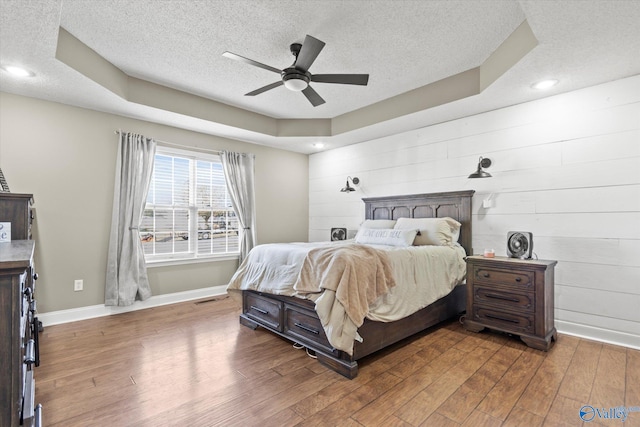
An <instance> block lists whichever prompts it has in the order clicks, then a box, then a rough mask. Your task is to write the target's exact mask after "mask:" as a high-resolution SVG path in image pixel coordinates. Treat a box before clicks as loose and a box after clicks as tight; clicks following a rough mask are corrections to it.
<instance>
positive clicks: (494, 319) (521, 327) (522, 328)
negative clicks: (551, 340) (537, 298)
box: [473, 305, 535, 334]
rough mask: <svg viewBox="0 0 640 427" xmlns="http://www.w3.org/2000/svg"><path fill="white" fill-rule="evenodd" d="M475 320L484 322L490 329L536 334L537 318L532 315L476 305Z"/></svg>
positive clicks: (474, 310)
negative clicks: (535, 321)
mask: <svg viewBox="0 0 640 427" xmlns="http://www.w3.org/2000/svg"><path fill="white" fill-rule="evenodd" d="M473 320H474V321H476V322H482V323H483V324H484V325H486V326H488V327H490V328H491V327H495V328H497V329H501V330H503V331H507V332H514V333H523V332H525V333H530V334H532V333H534V332H535V323H534V320H535V317H534V315H533V314H532V313H531V314H526V313H523V314H518V313H512V312H507V311H503V310H498V309H493V308H490V307H486V306H481V305H476V306H474V308H473Z"/></svg>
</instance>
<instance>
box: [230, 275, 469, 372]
mask: <svg viewBox="0 0 640 427" xmlns="http://www.w3.org/2000/svg"><path fill="white" fill-rule="evenodd" d="M264 300H266V301H267V302H268V303H270V304H271V305H267V307H279V308H280V310H279V312H278V313H277V314H269V315H268V316H267V315H265V314H264V313H262V312H260V311H256V310H255V308H252V306H251V305H252V303H253V306H254V307H258V308H260V309H261V310H263V311H268V310H266V309H265V308H264V306H257V305H256V302H258V303H264ZM465 305H466V286H465V285H458V286H456V288H454V290H453V291H452V292H451V293H450V294H449V295H447V296H446V297H444V298H442V299H440V300H438V301H436V302H435V303H433V304H431V305H430V306H429V307H427V308H425V309H422V310H420V311H419V312H417V313H414V314H412V315H411V316H409V317H406V318H404V319H400V320H397V321H395V322H388V323H383V322H373V321H370V320H368V319H367V320H365V322H364V324H363V325H362V326H361V327H360V328H359V329H358V333H359V334H360V335H361V336H362V337H363V339H364V340H363V342H356V343H355V345H354V350H353V356H350V355H349V354H348V353H346V352H344V351H341V350H336V349H334V348H332V347H331V345H330V344H329V342H328V340H327V337H326V335H325V334H324V330H323V329H322V326H321V324H320V320H319V319H318V317H317V314H316V312H315V310H314V304H313V302H311V301H307V300H302V299H299V298H294V297H283V296H278V295H268V294H263V293H260V292H254V291H243V307H242V314H241V315H240V323H241V324H242V325H244V326H247V327H249V328H251V329H256V328H257V327H258V326H262V327H264V328H266V329H268V330H270V331H272V332H275V333H276V334H278V335H280V336H282V337H284V338H286V339H288V340H290V341H293V342H298V343H300V344H303V345H304V346H306V347H307V348H309V349H311V350H313V351H315V353H316V356H317V357H318V361H319V362H320V363H322V364H323V365H325V366H328V367H329V368H330V369H332V370H334V371H336V372H337V373H339V374H341V375H343V376H345V377H347V378H355V377H356V376H357V375H358V362H357V360H358V359H360V358H362V357H365V356H368V355H369V354H372V353H374V352H375V351H378V350H380V349H382V348H384V347H386V346H388V345H390V344H393V343H396V342H398V341H401V340H403V339H405V338H407V337H409V336H411V335H413V334H415V333H417V332H420V331H423V330H425V329H427V328H429V327H431V326H433V325H436V324H438V323H440V322H442V321H444V320H446V319H449V318H451V317H454V316H456V315H459V314H462V313H463V312H464V308H465ZM273 318H278V319H280V320H279V324H277V325H276V322H273V321H272V320H270V319H273Z"/></svg>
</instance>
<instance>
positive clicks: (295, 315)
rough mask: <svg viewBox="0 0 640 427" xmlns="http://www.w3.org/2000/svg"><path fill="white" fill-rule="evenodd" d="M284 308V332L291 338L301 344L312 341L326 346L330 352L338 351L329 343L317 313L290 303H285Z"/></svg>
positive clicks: (326, 349) (325, 348)
mask: <svg viewBox="0 0 640 427" xmlns="http://www.w3.org/2000/svg"><path fill="white" fill-rule="evenodd" d="M284 310H285V316H284V317H285V323H284V332H285V334H287V335H288V336H289V337H291V339H293V340H294V341H296V342H299V343H300V344H304V343H305V341H311V342H313V343H315V344H316V345H320V346H321V347H324V350H325V351H327V352H329V353H336V350H335V349H333V347H332V346H331V344H329V340H328V339H327V336H326V335H325V333H324V328H323V327H322V323H320V319H318V317H317V315H316V314H315V313H313V312H307V310H305V309H303V308H300V307H296V306H293V305H289V304H285V307H284Z"/></svg>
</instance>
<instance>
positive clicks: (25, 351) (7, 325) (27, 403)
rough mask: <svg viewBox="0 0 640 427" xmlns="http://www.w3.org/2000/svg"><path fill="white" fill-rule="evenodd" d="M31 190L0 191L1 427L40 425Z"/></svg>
mask: <svg viewBox="0 0 640 427" xmlns="http://www.w3.org/2000/svg"><path fill="white" fill-rule="evenodd" d="M32 203H33V197H32V196H31V195H30V194H14V193H0V222H10V223H11V241H10V242H2V243H0V378H2V381H0V396H2V399H0V427H15V426H21V425H23V426H40V425H41V424H42V423H41V416H42V407H41V406H40V405H37V406H36V404H35V379H34V376H33V373H34V368H35V367H36V366H38V365H39V364H40V360H39V359H40V354H39V348H38V333H39V329H40V322H39V321H38V318H37V310H36V300H35V290H36V289H35V283H36V279H37V278H38V275H37V274H36V272H35V267H34V262H33V255H34V251H35V241H33V240H31V223H32V220H33V211H32V209H31V206H32Z"/></svg>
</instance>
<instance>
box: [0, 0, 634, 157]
mask: <svg viewBox="0 0 640 427" xmlns="http://www.w3.org/2000/svg"><path fill="white" fill-rule="evenodd" d="M523 21H526V22H527V23H528V25H529V26H530V28H531V30H532V32H533V34H534V35H535V38H536V39H537V41H538V44H537V46H535V47H534V48H533V49H532V50H531V51H530V52H528V53H527V54H526V55H525V56H524V57H523V58H522V59H521V60H519V61H518V62H517V63H515V65H513V67H511V68H510V69H508V70H507V71H506V72H505V73H504V74H503V75H502V76H500V77H499V78H498V79H497V80H496V81H495V82H493V83H492V84H491V85H490V86H489V87H488V88H486V89H485V90H484V91H482V92H481V93H480V94H478V95H475V96H470V97H467V98H464V99H461V100H457V101H453V102H449V103H446V104H444V105H439V106H435V107H433V108H425V109H421V110H419V111H415V112H413V113H411V114H405V115H402V116H400V117H393V118H386V117H383V118H381V119H380V122H379V123H373V124H369V125H366V126H361V127H359V128H357V129H353V130H349V131H346V132H342V133H335V132H331V131H328V132H325V134H324V136H318V137H315V136H314V137H312V136H300V137H296V136H287V137H283V136H279V134H277V133H276V134H273V133H272V134H269V133H268V132H267V133H264V132H259V131H255V129H251V128H250V127H247V126H243V125H233V124H231V125H230V124H229V123H222V122H219V121H217V120H215V119H209V118H207V119H203V118H202V117H201V116H198V115H197V114H189V113H185V112H184V111H178V112H176V111H175V110H174V111H167V110H168V109H169V108H158V107H157V106H150V105H142V104H140V103H135V102H131V101H130V100H127V99H125V98H123V97H121V96H118V95H117V94H116V93H114V92H113V91H111V90H109V89H107V88H106V87H104V86H103V85H101V84H98V83H96V81H94V80H95V79H91V78H89V77H87V76H86V75H84V74H82V73H80V72H78V71H76V70H75V69H74V68H72V67H70V66H69V65H67V64H65V63H63V62H62V61H60V60H58V59H56V49H57V44H58V34H59V28H60V27H62V28H64V29H65V30H66V31H68V32H69V33H70V34H72V35H73V36H74V37H75V38H77V39H78V40H79V41H81V42H82V43H83V44H84V45H86V46H88V47H89V48H91V49H93V50H94V51H95V52H96V53H97V54H98V55H99V56H101V57H102V58H104V59H105V60H106V61H108V62H110V63H111V64H113V65H114V66H115V67H117V68H118V69H120V70H121V71H122V72H124V73H126V75H128V76H131V77H133V78H137V79H141V80H144V81H147V82H152V83H156V84H158V85H161V86H165V87H168V88H172V89H177V90H178V91H180V92H186V93H188V94H193V95H198V96H200V97H202V98H206V99H207V100H211V101H215V102H216V104H215V105H217V106H218V107H220V105H219V103H222V104H224V105H223V107H226V106H230V111H231V110H233V108H231V107H237V108H240V109H242V110H247V111H250V112H254V113H258V114H259V115H260V116H256V117H262V116H266V119H267V120H271V119H273V121H274V122H277V121H278V120H282V119H328V123H331V120H333V119H335V118H339V117H341V116H342V117H344V116H345V115H348V114H349V113H351V112H354V111H357V110H360V109H366V108H367V107H368V106H371V105H372V104H376V103H379V104H380V105H384V103H385V102H387V103H388V102H389V98H392V97H394V96H397V95H400V94H403V93H405V92H407V91H410V90H413V89H416V88H420V87H422V86H425V85H429V84H431V83H434V82H437V81H439V80H442V79H444V78H447V77H449V76H452V75H455V74H458V73H461V72H463V71H466V70H469V69H472V68H474V67H479V66H480V65H481V64H483V62H485V61H486V60H487V59H488V58H489V57H490V55H491V54H492V53H494V52H495V51H496V49H498V48H499V47H500V45H501V44H502V43H503V42H504V41H505V40H506V39H507V38H508V37H509V36H510V35H511V34H512V33H513V32H514V30H516V29H517V28H518V27H519V26H520V24H522V23H523ZM638 22H640V1H638V0H629V1H624V0H619V1H616V0H577V1H571V0H562V1H553V0H531V1H528V0H522V1H512V0H463V1H455V0H446V1H440V0H431V1H426V0H418V1H413V0H395V1H394V0H384V1H378V0H368V1H364V0H345V1H337V0H316V1H306V0H231V1H227V0H215V1H204V0H202V1H194V0H165V1H160V0H155V1H151V0H128V1H127V0H40V1H24V0H0V28H1V29H0V64H1V65H2V66H6V65H11V64H20V65H23V66H24V67H27V68H28V69H30V70H32V71H33V72H35V73H36V76H35V77H33V78H30V79H17V78H15V77H12V76H10V75H9V74H7V73H6V72H5V71H4V70H2V72H1V73H0V90H2V91H4V92H9V93H15V94H20V95H25V96H29V97H35V98H41V99H46V100H50V101H56V102H60V103H64V104H69V105H75V106H80V107H84V108H89V109H94V110H98V111H105V112H109V113H115V114H120V115H123V116H127V117H134V118H139V119H143V120H148V121H152V122H158V123H164V124H168V125H171V126H176V127H181V128H185V129H191V130H196V131H200V132H205V133H209V134H212V135H220V136H225V137H231V138H236V139H240V140H244V141H249V142H255V143H259V144H265V145H270V146H274V147H278V148H283V149H286V150H292V151H297V152H303V153H312V152H314V151H316V149H314V148H313V147H312V146H311V142H315V141H323V142H325V143H326V148H327V149H331V148H335V147H339V146H343V145H348V144H352V143H356V142H360V141H363V140H366V139H371V138H376V137H381V136H384V135H388V134H391V133H397V132H401V131H405V130H409V129H415V128H419V127H423V126H427V125H431V124H434V123H439V122H443V121H447V120H452V119H456V118H460V117H465V116H468V115H471V114H477V113H480V112H483V111H489V110H493V109H496V108H501V107H505V106H509V105H514V104H518V103H522V102H526V101H530V100H533V99H537V98H541V97H545V96H549V95H553V94H558V93H562V92H567V91H571V90H575V89H579V88H583V87H587V86H592V85H595V84H599V83H604V82H607V81H611V80H616V79H619V78H623V77H627V76H631V75H635V74H639V73H640V25H638ZM306 34H310V35H312V36H314V37H316V38H318V39H320V40H322V41H324V42H325V43H326V46H325V48H324V50H323V51H322V52H321V53H320V55H319V56H318V58H317V60H316V61H315V62H314V64H313V65H312V66H311V68H310V70H311V72H312V73H316V74H318V73H322V74H325V73H368V74H369V75H370V79H369V85H368V86H366V87H363V86H346V85H332V84H321V83H314V84H312V86H313V87H314V89H315V90H316V91H317V92H318V93H319V94H320V95H321V96H322V97H323V98H324V99H325V100H326V104H323V105H321V106H319V107H315V108H314V107H313V106H311V104H310V103H309V102H308V101H307V100H306V98H305V97H304V96H303V95H302V94H301V93H295V92H291V91H288V90H287V89H285V88H284V87H279V88H276V89H273V90H271V91H268V92H265V93H263V94H261V95H258V96H255V97H245V96H244V94H245V93H247V92H249V91H251V90H254V89H257V88H259V87H262V86H264V85H266V84H269V83H272V82H275V81H277V80H278V76H277V75H276V74H275V73H272V72H269V71H266V70H263V69H260V68H257V67H253V66H250V65H247V64H244V63H241V62H237V61H233V60H230V59H227V58H224V57H222V53H223V52H224V51H227V50H228V51H231V52H233V53H236V54H239V55H242V56H246V57H249V58H251V59H254V60H256V61H258V62H262V63H265V64H268V65H271V66H273V67H276V68H285V67H287V66H289V65H290V64H291V63H292V62H293V57H292V56H291V53H290V52H289V45H290V44H291V43H293V42H302V41H303V40H304V37H305V35H306ZM543 78H556V79H558V80H560V83H559V84H558V85H557V86H555V87H554V88H553V89H551V90H550V91H547V92H539V91H535V90H533V89H532V88H531V87H530V85H531V84H532V83H534V82H535V81H537V80H540V79H543ZM385 100H386V101H385ZM212 105H213V104H212ZM389 105H390V104H389ZM234 111H237V110H234ZM301 123H304V122H301ZM131 130H132V131H135V129H131ZM149 136H153V135H149Z"/></svg>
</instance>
